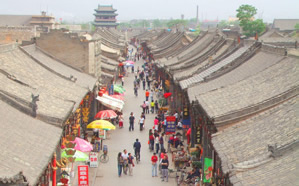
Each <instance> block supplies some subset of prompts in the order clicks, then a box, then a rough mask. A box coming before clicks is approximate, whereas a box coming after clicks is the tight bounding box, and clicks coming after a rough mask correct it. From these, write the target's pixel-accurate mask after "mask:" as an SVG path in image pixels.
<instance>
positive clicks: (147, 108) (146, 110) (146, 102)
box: [145, 100, 150, 114]
mask: <svg viewBox="0 0 299 186" xmlns="http://www.w3.org/2000/svg"><path fill="white" fill-rule="evenodd" d="M145 104H146V107H145V113H146V114H149V107H150V103H149V102H148V100H146V101H145Z"/></svg>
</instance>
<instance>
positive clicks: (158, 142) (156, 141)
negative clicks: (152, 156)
mask: <svg viewBox="0 0 299 186" xmlns="http://www.w3.org/2000/svg"><path fill="white" fill-rule="evenodd" d="M159 139H160V137H159V135H158V136H157V137H155V149H156V153H157V154H159V150H160V141H159Z"/></svg>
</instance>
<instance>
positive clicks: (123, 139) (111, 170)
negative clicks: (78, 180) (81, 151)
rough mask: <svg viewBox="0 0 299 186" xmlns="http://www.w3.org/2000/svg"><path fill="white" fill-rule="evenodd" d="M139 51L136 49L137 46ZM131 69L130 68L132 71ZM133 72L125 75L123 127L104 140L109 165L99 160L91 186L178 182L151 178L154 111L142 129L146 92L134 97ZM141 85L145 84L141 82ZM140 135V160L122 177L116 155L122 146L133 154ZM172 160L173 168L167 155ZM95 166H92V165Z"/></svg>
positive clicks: (127, 185)
mask: <svg viewBox="0 0 299 186" xmlns="http://www.w3.org/2000/svg"><path fill="white" fill-rule="evenodd" d="M134 51H136V48H134ZM142 63H143V62H142V61H141V60H140V61H138V62H136V63H135V70H136V69H137V66H139V68H140V69H141V65H142ZM129 71H130V72H131V68H130V70H129ZM133 81H134V74H132V73H129V75H128V76H127V77H125V84H124V88H125V90H126V93H125V107H124V110H123V113H124V128H121V129H119V128H118V127H117V129H116V130H114V131H111V135H110V139H107V140H105V141H104V145H108V154H109V158H110V159H109V162H108V163H106V164H103V163H100V164H99V168H98V169H97V170H96V176H95V178H91V179H95V180H90V181H91V182H92V183H93V184H92V186H99V185H100V186H116V185H123V186H135V185H136V186H139V185H142V186H147V185H149V186H153V185H175V179H174V178H169V181H168V183H167V182H162V181H161V179H160V176H159V177H152V175H151V166H152V165H151V161H150V159H151V156H152V153H151V152H150V151H149V148H148V144H147V142H148V130H149V129H150V128H152V127H153V121H154V117H155V114H147V115H146V121H145V130H143V131H141V132H140V131H139V125H138V120H139V117H140V115H141V111H142V110H141V107H140V105H141V103H142V102H143V101H144V100H145V91H144V90H141V89H142V88H141V89H139V90H138V97H135V95H134V92H133ZM141 85H142V84H141ZM130 112H134V116H135V118H136V119H135V130H134V131H131V132H129V122H128V121H129V114H130ZM136 138H138V139H139V141H140V142H141V146H142V147H141V162H140V163H139V164H136V162H135V167H134V169H133V176H129V175H124V174H122V176H121V177H118V175H117V154H118V153H119V152H121V151H123V149H127V150H128V152H131V153H133V154H134V150H133V143H134V142H135V139H136ZM168 156H169V159H170V167H172V162H171V154H168ZM91 169H92V168H91Z"/></svg>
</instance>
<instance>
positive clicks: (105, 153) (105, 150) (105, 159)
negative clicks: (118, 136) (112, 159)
mask: <svg viewBox="0 0 299 186" xmlns="http://www.w3.org/2000/svg"><path fill="white" fill-rule="evenodd" d="M108 161H109V156H108V147H107V145H104V148H103V154H102V155H101V156H100V162H102V163H107V162H108Z"/></svg>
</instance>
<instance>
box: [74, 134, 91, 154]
mask: <svg viewBox="0 0 299 186" xmlns="http://www.w3.org/2000/svg"><path fill="white" fill-rule="evenodd" d="M72 143H76V146H75V148H74V149H76V150H79V151H82V152H90V151H92V150H93V147H92V145H91V144H90V143H89V142H88V141H86V140H84V139H81V138H78V137H76V139H75V141H73V142H72Z"/></svg>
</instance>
